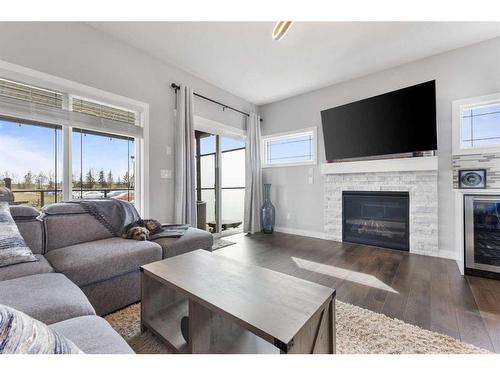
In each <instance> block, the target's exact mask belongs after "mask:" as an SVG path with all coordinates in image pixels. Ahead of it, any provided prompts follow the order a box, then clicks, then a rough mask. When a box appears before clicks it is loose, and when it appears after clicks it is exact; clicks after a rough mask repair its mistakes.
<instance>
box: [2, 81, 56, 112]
mask: <svg viewBox="0 0 500 375" xmlns="http://www.w3.org/2000/svg"><path fill="white" fill-rule="evenodd" d="M0 95H1V96H5V97H8V98H15V99H19V100H23V101H26V102H31V103H37V104H42V105H47V106H50V107H56V108H62V103H63V95H62V94H61V93H58V92H56V91H50V90H46V89H42V88H39V87H34V86H29V85H25V84H22V83H18V82H13V81H9V80H5V79H0Z"/></svg>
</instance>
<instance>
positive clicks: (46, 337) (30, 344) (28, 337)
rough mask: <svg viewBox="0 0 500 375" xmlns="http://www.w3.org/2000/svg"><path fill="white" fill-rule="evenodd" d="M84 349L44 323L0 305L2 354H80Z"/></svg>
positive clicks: (0, 343) (0, 348) (0, 350)
mask: <svg viewBox="0 0 500 375" xmlns="http://www.w3.org/2000/svg"><path fill="white" fill-rule="evenodd" d="M80 353H82V351H81V350H80V349H79V348H78V347H77V346H76V345H75V344H74V343H73V342H71V340H68V339H67V338H65V337H64V336H63V335H61V334H60V333H57V332H56V331H54V330H53V329H52V328H50V327H47V326H46V325H45V324H44V323H42V322H40V321H38V320H36V319H33V318H32V317H30V316H28V315H26V314H24V313H22V312H21V311H18V310H16V309H13V308H10V307H8V306H4V305H0V354H80Z"/></svg>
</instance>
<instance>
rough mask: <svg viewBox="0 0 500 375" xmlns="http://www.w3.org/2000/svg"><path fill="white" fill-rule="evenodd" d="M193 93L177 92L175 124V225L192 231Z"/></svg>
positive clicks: (193, 164)
mask: <svg viewBox="0 0 500 375" xmlns="http://www.w3.org/2000/svg"><path fill="white" fill-rule="evenodd" d="M193 112H194V109H193V90H192V89H191V88H189V87H186V86H184V85H181V88H180V89H179V90H178V91H177V108H176V123H175V145H174V146H175V187H174V188H175V222H176V223H177V224H190V225H191V226H193V227H196V192H195V183H196V176H195V161H194V154H195V149H194V148H195V140H194V116H193Z"/></svg>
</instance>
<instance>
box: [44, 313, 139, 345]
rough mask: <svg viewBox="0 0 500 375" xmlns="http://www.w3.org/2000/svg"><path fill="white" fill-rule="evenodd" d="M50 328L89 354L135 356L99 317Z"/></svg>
mask: <svg viewBox="0 0 500 375" xmlns="http://www.w3.org/2000/svg"><path fill="white" fill-rule="evenodd" d="M50 328H52V329H53V330H54V331H56V332H57V333H59V334H61V335H63V336H64V337H67V338H68V339H70V340H71V341H73V342H74V343H75V344H76V345H77V346H78V347H79V348H80V349H81V350H83V351H84V352H85V353H87V354H134V351H133V350H132V349H131V348H130V346H128V344H127V343H126V342H125V340H124V339H123V338H122V337H121V336H120V335H119V334H118V333H117V332H116V331H115V330H114V329H113V328H112V327H111V326H110V325H109V323H108V322H107V321H106V320H104V319H103V318H101V317H99V316H82V317H79V318H73V319H69V320H65V321H63V322H59V323H55V324H52V325H51V326H50Z"/></svg>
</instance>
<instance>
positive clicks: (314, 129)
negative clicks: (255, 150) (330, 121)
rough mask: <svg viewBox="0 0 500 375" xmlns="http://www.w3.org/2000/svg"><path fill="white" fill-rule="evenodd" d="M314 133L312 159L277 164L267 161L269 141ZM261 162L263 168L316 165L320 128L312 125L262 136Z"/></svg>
mask: <svg viewBox="0 0 500 375" xmlns="http://www.w3.org/2000/svg"><path fill="white" fill-rule="evenodd" d="M310 133H312V141H311V146H312V149H311V153H312V160H307V161H297V162H283V163H276V164H268V163H267V143H268V142H269V141H276V140H280V139H287V138H290V137H292V136H293V137H298V136H301V135H306V134H310ZM260 148H261V164H262V168H283V167H298V166H303V165H316V164H317V162H318V129H317V127H316V126H313V127H310V128H305V129H299V130H292V131H289V132H284V133H275V134H269V135H265V136H262V137H261V145H260Z"/></svg>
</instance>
